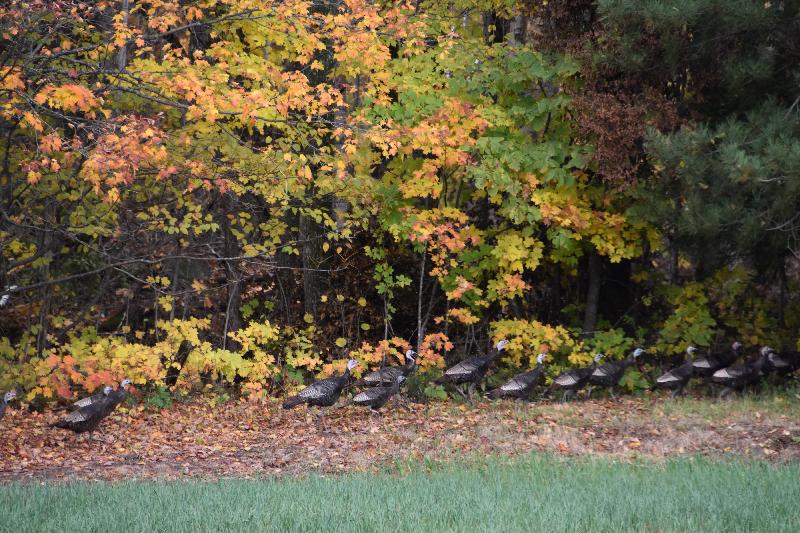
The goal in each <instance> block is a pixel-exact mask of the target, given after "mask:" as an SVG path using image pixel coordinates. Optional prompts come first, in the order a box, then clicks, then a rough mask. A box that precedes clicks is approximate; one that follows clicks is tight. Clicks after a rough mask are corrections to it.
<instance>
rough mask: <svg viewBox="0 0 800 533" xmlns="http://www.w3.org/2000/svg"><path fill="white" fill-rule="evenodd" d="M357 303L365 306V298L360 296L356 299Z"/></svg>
mask: <svg viewBox="0 0 800 533" xmlns="http://www.w3.org/2000/svg"><path fill="white" fill-rule="evenodd" d="M358 305H360V306H361V307H366V305H367V299H366V298H364V297H363V296H362V297H361V298H359V299H358Z"/></svg>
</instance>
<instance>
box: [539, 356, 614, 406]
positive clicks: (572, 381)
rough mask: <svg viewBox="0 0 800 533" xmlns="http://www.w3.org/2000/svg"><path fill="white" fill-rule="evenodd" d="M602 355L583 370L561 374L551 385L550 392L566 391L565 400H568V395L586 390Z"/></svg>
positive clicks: (574, 369) (596, 357)
mask: <svg viewBox="0 0 800 533" xmlns="http://www.w3.org/2000/svg"><path fill="white" fill-rule="evenodd" d="M600 357H602V355H597V356H595V359H594V361H593V362H592V364H591V366H585V367H582V368H573V369H572V370H568V371H566V372H564V373H563V374H560V375H559V376H558V377H557V378H556V379H554V380H553V383H552V384H551V385H550V388H549V391H554V390H562V391H564V398H563V399H564V400H566V399H567V395H568V393H573V394H575V393H576V392H577V391H579V390H581V389H582V388H584V387H585V386H586V385H588V384H589V380H590V379H591V377H592V374H593V373H594V371H595V369H596V368H597V363H598V361H599V358H600Z"/></svg>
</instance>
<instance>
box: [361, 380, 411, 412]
mask: <svg viewBox="0 0 800 533" xmlns="http://www.w3.org/2000/svg"><path fill="white" fill-rule="evenodd" d="M403 381H405V377H404V376H402V375H401V376H398V378H397V380H396V381H395V382H394V384H393V385H389V386H385V385H382V386H378V387H372V388H369V389H367V390H365V391H363V392H360V393H358V394H356V396H355V397H354V398H353V403H354V404H356V405H361V406H364V407H369V408H370V409H372V410H373V411H377V410H378V409H380V408H381V407H383V406H384V405H386V402H388V401H389V400H390V399H391V398H392V397H393V396H394V395H396V394H397V393H398V392H400V385H401V384H402V383H403Z"/></svg>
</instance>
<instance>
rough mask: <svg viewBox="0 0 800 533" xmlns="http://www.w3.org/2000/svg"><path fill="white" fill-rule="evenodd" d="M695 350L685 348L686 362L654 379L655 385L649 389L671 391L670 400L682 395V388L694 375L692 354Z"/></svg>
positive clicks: (693, 348)
mask: <svg viewBox="0 0 800 533" xmlns="http://www.w3.org/2000/svg"><path fill="white" fill-rule="evenodd" d="M696 351H697V348H695V347H694V346H689V347H688V348H686V362H685V363H683V364H682V365H680V366H677V367H675V368H673V369H672V370H670V371H669V372H667V373H665V374H662V375H661V376H659V377H658V378H657V379H656V382H655V384H654V385H653V386H652V387H651V390H654V389H668V390H671V391H672V394H671V395H670V396H671V397H672V398H674V397H676V396H677V395H679V394H681V393H683V389H684V387H686V384H687V383H689V380H690V379H692V375H693V374H694V364H693V363H694V354H695V352H696Z"/></svg>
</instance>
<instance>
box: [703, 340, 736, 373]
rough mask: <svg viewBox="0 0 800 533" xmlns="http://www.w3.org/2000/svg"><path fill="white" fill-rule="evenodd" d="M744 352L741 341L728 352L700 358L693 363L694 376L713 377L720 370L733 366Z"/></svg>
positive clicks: (734, 344)
mask: <svg viewBox="0 0 800 533" xmlns="http://www.w3.org/2000/svg"><path fill="white" fill-rule="evenodd" d="M741 350H742V343H741V342H739V341H736V342H734V343H733V344H732V345H731V349H730V350H729V351H727V352H723V353H716V354H711V355H709V356H707V357H698V358H697V359H694V360H693V361H692V367H693V368H694V375H695V376H700V377H707V376H711V375H712V374H713V373H714V372H716V371H717V370H719V369H720V368H725V367H728V366H731V365H732V364H734V363H735V362H736V360H737V359H738V358H739V355H740V352H741Z"/></svg>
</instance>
